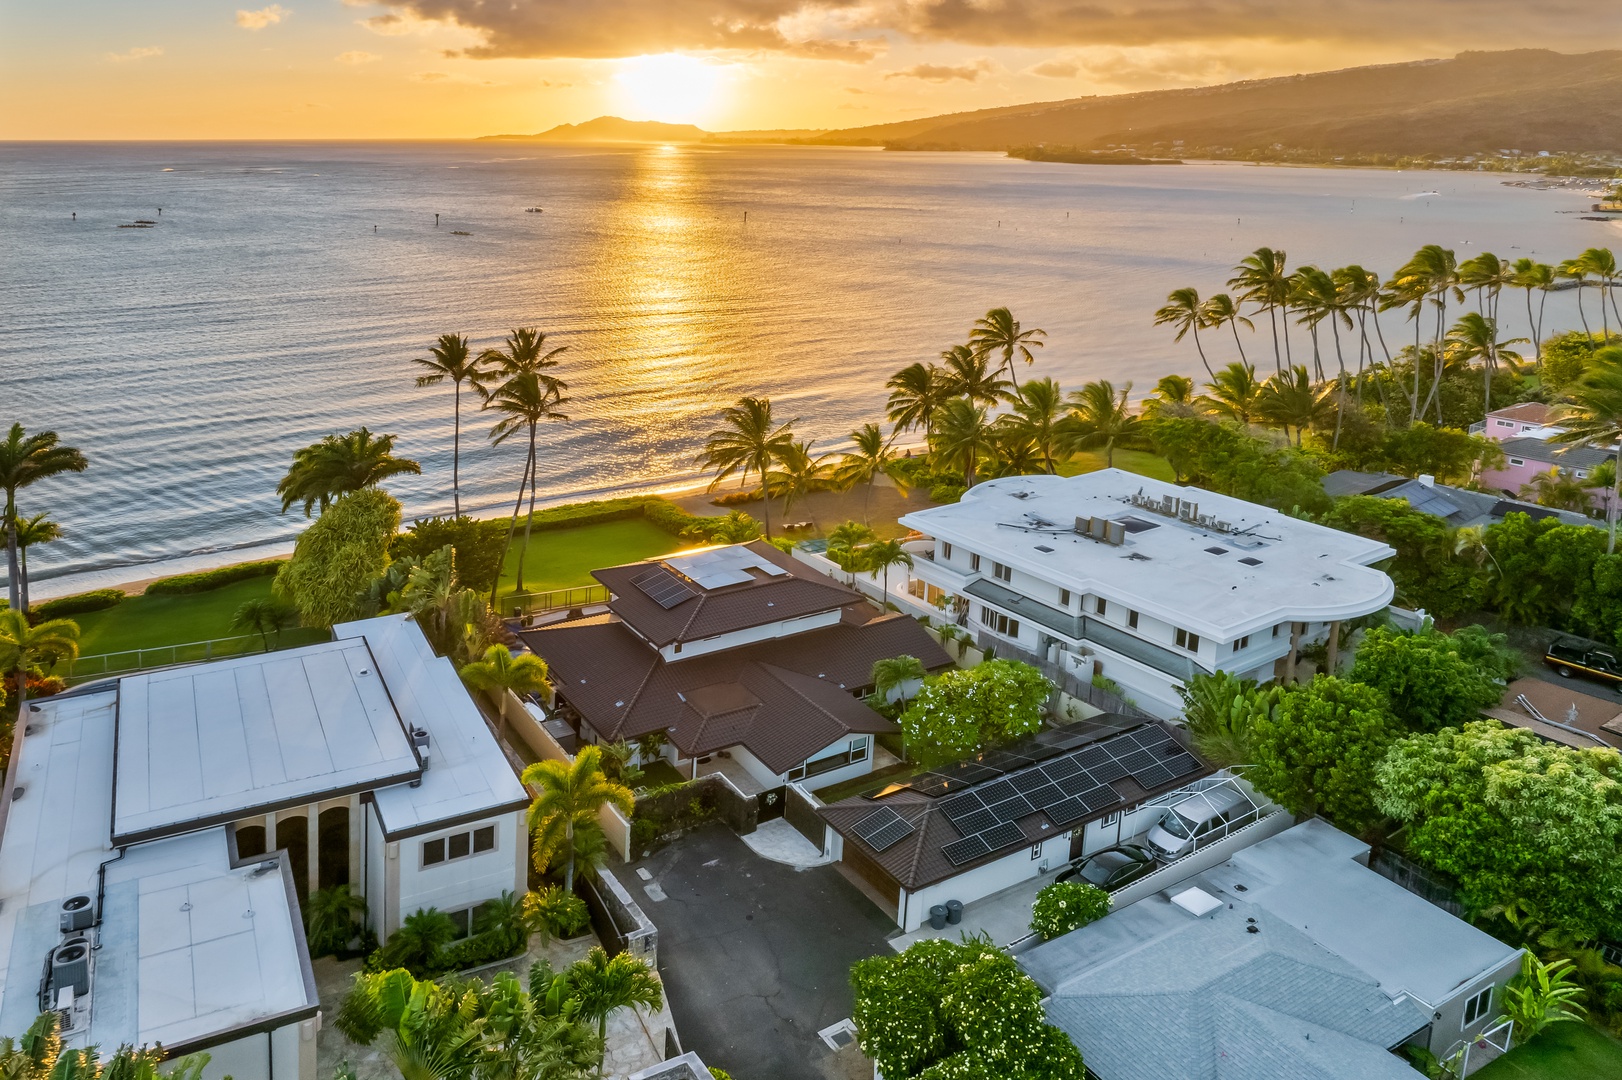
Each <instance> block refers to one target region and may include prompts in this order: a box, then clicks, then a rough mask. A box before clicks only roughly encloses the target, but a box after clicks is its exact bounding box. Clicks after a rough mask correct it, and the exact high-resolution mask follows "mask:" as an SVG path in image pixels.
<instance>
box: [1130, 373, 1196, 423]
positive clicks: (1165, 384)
mask: <svg viewBox="0 0 1622 1080" xmlns="http://www.w3.org/2000/svg"><path fill="white" fill-rule="evenodd" d="M1197 411H1198V408H1197V403H1196V402H1195V400H1194V380H1193V379H1190V378H1189V377H1188V376H1187V375H1162V376H1161V378H1160V381H1159V382H1157V383H1155V390H1154V393H1152V394H1150V395H1149V396H1148V397H1146V398H1144V399H1143V418H1144V419H1145V420H1158V419H1161V418H1162V417H1188V416H1193V415H1194V414H1195V413H1196V412H1197Z"/></svg>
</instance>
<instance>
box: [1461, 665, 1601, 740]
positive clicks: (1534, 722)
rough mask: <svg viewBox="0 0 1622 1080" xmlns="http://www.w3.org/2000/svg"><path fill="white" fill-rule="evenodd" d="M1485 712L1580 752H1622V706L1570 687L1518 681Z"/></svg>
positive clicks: (1597, 687)
mask: <svg viewBox="0 0 1622 1080" xmlns="http://www.w3.org/2000/svg"><path fill="white" fill-rule="evenodd" d="M1594 688H1595V689H1599V688H1600V687H1599V686H1598V685H1595V686H1594ZM1483 712H1484V713H1485V714H1486V715H1487V716H1490V717H1492V718H1493V719H1494V720H1498V721H1500V722H1502V723H1505V724H1507V725H1509V726H1510V727H1520V728H1529V729H1531V731H1533V732H1534V733H1535V734H1537V735H1538V736H1540V737H1542V738H1544V739H1547V740H1549V741H1550V742H1557V743H1560V744H1562V745H1564V746H1570V747H1574V748H1576V749H1578V750H1592V749H1594V748H1595V747H1597V746H1609V747H1611V748H1612V749H1616V750H1622V706H1618V705H1617V703H1616V702H1615V701H1609V700H1606V699H1605V698H1601V697H1595V696H1594V695H1593V694H1585V693H1582V692H1581V691H1580V690H1577V689H1575V688H1574V687H1573V685H1572V684H1571V683H1555V682H1549V681H1546V680H1544V679H1516V680H1515V681H1514V682H1512V683H1510V684H1509V686H1507V687H1506V688H1505V689H1504V696H1503V699H1502V700H1501V701H1499V703H1498V704H1497V705H1496V706H1494V707H1493V708H1490V709H1484V710H1483Z"/></svg>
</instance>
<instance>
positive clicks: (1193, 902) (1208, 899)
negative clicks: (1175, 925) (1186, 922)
mask: <svg viewBox="0 0 1622 1080" xmlns="http://www.w3.org/2000/svg"><path fill="white" fill-rule="evenodd" d="M1171 902H1172V903H1174V904H1176V905H1177V906H1178V907H1180V908H1182V909H1183V910H1184V911H1186V912H1188V913H1189V914H1190V915H1192V916H1194V917H1195V918H1196V919H1199V918H1203V917H1204V916H1206V915H1209V914H1211V912H1213V911H1215V910H1216V909H1217V908H1219V907H1221V906H1222V901H1221V900H1218V899H1217V898H1216V897H1214V896H1212V895H1211V894H1210V893H1208V892H1206V891H1205V890H1204V889H1201V888H1197V887H1196V888H1189V889H1184V890H1183V891H1182V892H1180V893H1174V894H1172V896H1171Z"/></svg>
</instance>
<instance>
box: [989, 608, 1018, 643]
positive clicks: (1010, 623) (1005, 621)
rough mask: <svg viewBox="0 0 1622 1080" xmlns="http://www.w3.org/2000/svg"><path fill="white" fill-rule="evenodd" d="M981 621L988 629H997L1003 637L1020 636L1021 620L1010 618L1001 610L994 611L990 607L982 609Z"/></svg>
mask: <svg viewBox="0 0 1622 1080" xmlns="http://www.w3.org/2000/svg"><path fill="white" fill-rule="evenodd" d="M980 621H981V622H982V623H984V624H985V625H986V627H987V628H988V629H991V630H995V631H996V632H997V633H999V634H1001V635H1002V636H1003V637H1011V638H1018V637H1019V620H1018V619H1010V618H1009V617H1008V616H1006V615H1004V614H1003V613H1002V612H1000V611H993V610H991V609H990V608H988V607H982V608H981V609H980Z"/></svg>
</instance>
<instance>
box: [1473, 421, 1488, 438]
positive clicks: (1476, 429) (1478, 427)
mask: <svg viewBox="0 0 1622 1080" xmlns="http://www.w3.org/2000/svg"><path fill="white" fill-rule="evenodd" d="M1486 430H1487V421H1485V420H1477V421H1476V422H1475V423H1473V424H1471V425H1470V434H1472V435H1480V434H1481V433H1482V432H1483V431H1486Z"/></svg>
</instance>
